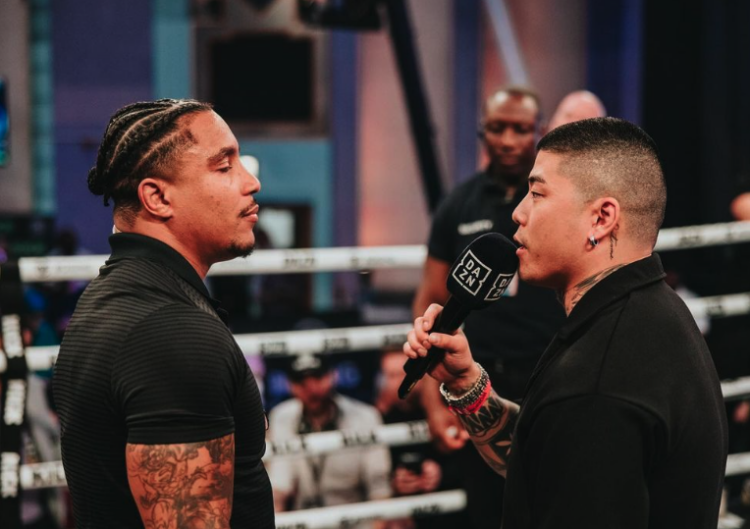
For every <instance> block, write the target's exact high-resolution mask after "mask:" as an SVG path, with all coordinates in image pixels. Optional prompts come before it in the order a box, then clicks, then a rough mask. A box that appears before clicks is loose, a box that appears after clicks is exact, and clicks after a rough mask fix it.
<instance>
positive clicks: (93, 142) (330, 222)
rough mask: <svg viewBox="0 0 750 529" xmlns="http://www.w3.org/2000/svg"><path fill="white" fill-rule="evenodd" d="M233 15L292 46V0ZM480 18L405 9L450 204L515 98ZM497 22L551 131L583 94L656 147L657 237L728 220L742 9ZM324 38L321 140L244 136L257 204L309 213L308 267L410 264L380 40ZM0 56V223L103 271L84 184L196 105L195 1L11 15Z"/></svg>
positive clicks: (295, 25) (404, 181)
mask: <svg viewBox="0 0 750 529" xmlns="http://www.w3.org/2000/svg"><path fill="white" fill-rule="evenodd" d="M228 2H229V3H228V4H227V5H229V6H230V7H231V10H230V15H231V17H230V18H231V19H232V21H233V23H234V24H235V25H236V26H237V27H244V25H245V24H246V23H248V24H250V25H253V26H255V27H259V28H262V27H264V25H266V26H268V27H274V28H278V27H282V28H283V27H285V25H287V24H289V28H290V29H289V30H290V31H292V32H295V31H296V32H299V31H301V29H300V28H301V27H302V26H301V24H300V23H299V21H296V20H295V12H296V9H295V5H296V3H295V1H294V0H276V1H275V2H273V3H272V4H271V6H270V7H269V8H267V9H266V10H261V11H253V8H251V7H250V5H249V3H247V2H245V1H244V0H228ZM484 3H485V2H484V0H407V7H408V9H409V12H410V14H411V19H412V24H413V29H414V34H415V44H416V48H417V52H418V60H419V64H420V67H421V71H422V74H423V77H424V81H425V83H424V84H425V87H426V90H427V96H428V103H429V108H430V110H431V118H432V123H433V126H434V134H435V145H436V147H437V150H438V156H439V166H440V171H441V173H442V179H443V184H444V188H445V190H446V191H449V190H450V189H451V188H452V187H453V186H454V185H455V184H456V183H457V182H459V181H461V180H463V179H465V178H467V177H468V176H470V175H471V174H472V172H473V171H474V170H475V169H476V168H477V167H479V166H480V165H481V163H482V159H481V151H480V146H479V143H478V142H477V140H476V136H475V130H476V124H477V122H478V120H479V109H480V106H481V103H482V101H483V100H484V98H485V97H486V96H487V95H489V94H490V93H491V92H492V91H493V90H495V89H496V88H497V87H498V86H499V85H502V84H504V83H506V82H507V81H508V79H507V76H506V74H505V71H504V67H503V65H502V62H501V60H500V54H499V53H498V49H497V43H496V42H495V38H494V35H493V33H492V31H491V27H490V25H489V17H488V16H487V13H485V9H484ZM506 3H507V6H508V8H509V14H510V17H511V18H512V23H513V26H514V29H515V32H516V35H517V36H518V41H519V44H520V49H521V53H522V55H523V58H524V59H525V61H526V65H527V68H528V72H529V77H530V82H531V84H532V85H533V86H534V87H535V88H536V89H537V90H538V91H539V92H540V94H541V97H542V103H543V109H544V112H545V114H546V115H547V116H549V115H550V114H551V113H552V111H553V109H554V107H555V106H556V104H557V102H558V101H559V100H560V98H561V97H562V96H563V95H564V94H565V93H567V92H568V91H570V90H574V89H578V88H589V89H592V90H593V91H594V92H596V93H598V94H599V95H600V96H601V97H602V99H603V100H604V103H605V105H606V106H607V108H608V110H609V111H610V113H611V114H612V115H615V116H621V117H626V118H628V119H631V120H633V121H637V122H640V123H642V124H643V125H644V126H645V127H646V129H647V130H648V131H649V132H651V133H652V134H653V135H654V137H655V138H656V139H657V142H658V143H659V145H660V146H661V147H662V151H663V155H664V161H665V165H666V167H667V176H668V179H669V187H670V206H669V210H668V216H667V224H668V225H681V224H697V223H703V222H714V221H719V220H726V219H727V218H728V213H727V205H728V202H729V200H730V199H731V197H732V196H733V194H734V193H736V192H737V191H738V190H740V189H743V185H744V186H745V187H748V185H747V181H748V180H749V179H750V177H748V176H747V174H750V170H748V167H750V162H748V161H747V160H748V159H750V158H748V155H747V154H746V153H747V148H746V144H747V141H748V137H750V132H748V129H749V126H748V122H750V103H748V98H747V95H746V94H747V93H750V92H748V90H747V89H748V88H750V82H749V81H748V79H750V73H748V72H749V71H750V69H749V68H750V67H748V64H750V58H748V53H750V52H748V51H747V50H749V49H750V47H749V46H747V43H748V42H747V40H748V38H749V37H748V35H750V33H749V32H748V31H747V30H746V28H747V27H748V26H749V25H750V14H749V11H750V8H748V6H747V4H746V3H743V2H741V1H740V0H731V1H728V2H725V3H720V4H716V3H714V2H710V1H708V0H689V1H688V2H678V0H664V1H663V2H659V3H655V4H653V5H652V4H650V3H648V4H647V3H646V2H644V1H643V0H612V1H611V2H596V1H593V0H570V1H566V2H564V3H561V2H557V1H555V0H507V1H506ZM29 9H31V13H32V15H33V16H31V17H30V16H29ZM675 13H677V15H675ZM290 21H292V22H290ZM305 31H309V30H307V29H305ZM320 31H324V32H325V33H326V34H327V35H328V40H327V42H328V44H327V49H326V50H325V55H326V61H327V62H326V63H325V64H324V65H322V69H321V70H320V73H321V74H322V75H323V77H324V92H325V93H324V94H323V95H324V98H325V99H326V100H327V102H326V105H327V116H328V122H327V125H326V127H325V128H324V131H323V132H321V133H319V134H317V135H315V136H314V137H311V136H310V135H307V136H304V137H303V136H299V135H287V136H273V137H272V136H269V135H261V136H248V135H241V134H240V135H239V139H240V143H241V146H242V148H243V150H244V151H245V152H246V153H247V154H254V155H256V156H257V157H258V158H259V159H260V162H261V180H262V184H263V191H262V193H261V195H260V196H259V201H260V202H261V204H263V203H265V204H268V205H273V204H276V203H288V202H290V201H294V202H297V203H300V204H306V205H308V206H310V207H311V208H312V211H313V220H312V223H313V224H312V226H311V229H312V241H313V245H314V246H317V247H326V246H333V245H362V246H371V245H385V244H421V243H423V242H425V240H426V238H427V231H428V229H429V212H428V211H427V207H426V201H425V197H424V193H423V191H422V182H421V179H420V175H419V171H418V165H417V160H416V156H415V149H414V145H413V142H412V139H411V136H410V132H409V124H408V119H407V113H406V107H405V104H404V96H403V93H402V89H401V86H400V84H399V80H398V77H397V73H396V68H395V58H394V53H393V50H392V49H391V43H390V40H389V38H388V36H387V33H386V31H385V29H384V30H381V31H380V32H370V33H356V32H347V31H331V30H320ZM0 39H1V40H0V44H1V45H0V75H3V76H4V77H6V78H8V79H9V81H10V82H9V87H10V93H9V101H10V104H11V118H12V120H13V125H12V126H13V134H12V142H13V143H12V144H11V149H12V162H11V163H12V165H11V167H9V168H7V169H0V214H1V213H5V214H11V213H29V214H33V213H39V212H42V213H45V212H46V213H54V212H56V222H57V225H58V226H59V227H66V226H71V227H74V228H75V229H76V230H77V231H78V232H79V234H80V236H81V240H82V244H83V245H84V246H85V247H87V248H88V249H89V250H91V251H93V252H96V253H106V252H107V251H108V246H107V244H106V238H107V235H108V234H109V231H110V228H111V209H110V208H105V207H103V206H102V205H101V201H100V200H99V199H98V198H95V197H92V196H91V195H90V194H89V192H88V190H87V188H86V184H85V182H86V174H87V172H88V169H89V167H90V166H91V165H92V164H93V161H94V157H95V154H96V147H97V145H98V143H99V141H100V138H101V135H102V133H103V130H104V128H105V126H106V123H107V119H108V118H109V116H110V115H111V113H112V112H113V111H114V110H115V109H116V108H118V107H120V106H122V105H124V104H126V103H128V102H132V101H135V100H139V99H148V98H156V97H192V96H195V94H196V79H198V78H200V76H205V75H206V72H205V71H202V70H201V69H200V68H197V67H196V57H195V30H194V19H193V12H192V8H191V1H190V0H132V1H131V2H127V3H125V2H120V1H116V0H55V1H54V2H50V1H49V0H29V1H28V2H24V1H21V0H9V1H6V2H1V3H0ZM29 43H31V45H30V44H29ZM238 67H242V65H238ZM29 72H33V78H32V79H30V78H29ZM45 127H47V128H46V129H45ZM45 130H47V131H48V132H46V133H45V132H44V131H45ZM32 138H33V143H32V142H31V141H30V140H31V139H32ZM742 182H745V184H743V183H742ZM685 266H686V267H687V268H690V267H691V266H692V264H691V263H687V264H686V265H685ZM418 278H419V271H418V270H412V271H404V272H388V273H386V274H383V273H378V274H374V276H373V285H374V286H375V287H376V288H378V289H381V290H392V291H398V292H402V293H404V294H405V295H408V293H410V292H411V290H412V289H413V287H414V286H415V285H416V282H417V280H418ZM334 279H335V281H334ZM315 281H316V282H315V298H316V303H317V305H316V306H317V307H323V308H326V307H331V306H334V305H336V304H338V303H343V304H344V305H353V304H354V303H356V302H357V300H358V292H357V290H358V282H357V278H356V277H352V275H351V274H350V275H345V274H340V275H339V276H337V277H336V278H331V277H329V276H326V275H321V276H319V277H316V279H315ZM701 281H703V280H701ZM705 284H706V285H707V287H706V288H710V285H711V284H712V280H708V279H705Z"/></svg>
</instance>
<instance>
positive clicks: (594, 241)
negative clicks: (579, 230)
mask: <svg viewBox="0 0 750 529" xmlns="http://www.w3.org/2000/svg"><path fill="white" fill-rule="evenodd" d="M589 243H590V244H591V246H592V247H593V248H596V247H597V245H598V244H599V241H597V240H596V239H594V236H593V235H589Z"/></svg>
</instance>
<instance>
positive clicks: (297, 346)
mask: <svg viewBox="0 0 750 529" xmlns="http://www.w3.org/2000/svg"><path fill="white" fill-rule="evenodd" d="M685 303H686V304H687V306H688V308H689V309H690V311H691V312H692V313H693V315H694V316H695V317H696V318H698V317H702V316H711V317H714V318H719V317H726V316H738V315H742V314H748V313H750V292H745V293H740V294H727V295H725V296H709V297H705V298H695V299H688V300H686V301H685ZM411 327H412V324H410V323H399V324H394V325H371V326H362V327H342V328H338V329H316V330H310V331H288V332H272V333H256V334H238V335H235V337H234V338H235V340H237V343H238V344H239V346H240V349H241V350H242V352H243V354H245V355H246V356H264V357H272V356H293V355H301V354H311V353H340V352H352V351H370V350H380V349H383V348H386V347H396V346H400V345H401V344H403V343H404V341H406V334H407V333H408V332H409V330H411ZM58 349H59V348H58V347H57V346H45V347H29V348H27V349H26V361H27V362H28V364H29V369H31V370H33V371H42V370H45V369H49V368H51V367H52V366H53V365H54V363H55V359H56V358H57V352H58ZM4 362H5V359H4V357H3V356H2V355H0V373H2V372H3V371H5V363H4Z"/></svg>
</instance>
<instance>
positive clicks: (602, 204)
mask: <svg viewBox="0 0 750 529" xmlns="http://www.w3.org/2000/svg"><path fill="white" fill-rule="evenodd" d="M621 211H622V210H621V208H620V202H619V201H618V200H617V199H616V198H613V197H604V198H598V199H596V200H595V201H594V202H593V203H592V204H591V218H592V226H591V234H592V235H593V236H594V237H595V238H596V240H598V241H601V240H602V239H605V238H607V237H609V236H610V235H611V234H612V232H613V231H615V230H616V229H617V226H618V224H619V223H620V213H621Z"/></svg>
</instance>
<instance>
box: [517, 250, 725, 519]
mask: <svg viewBox="0 0 750 529" xmlns="http://www.w3.org/2000/svg"><path fill="white" fill-rule="evenodd" d="M663 277H664V271H663V269H662V266H661V261H660V259H659V257H658V256H657V255H653V256H651V257H648V258H646V259H642V260H640V261H637V262H635V263H632V264H630V265H628V266H626V267H624V268H622V269H620V270H618V271H616V272H614V273H613V274H612V275H610V276H608V277H606V278H605V279H603V280H602V281H601V282H600V283H598V284H597V285H595V286H594V287H593V288H592V289H591V290H590V291H589V292H588V293H586V295H584V296H583V298H582V299H581V301H580V302H579V303H578V304H577V305H576V307H575V308H574V309H573V311H572V312H571V314H570V316H569V318H568V320H567V321H566V322H565V324H564V325H563V327H562V328H561V329H560V332H559V333H558V334H557V336H556V337H555V339H554V340H553V342H552V343H551V344H550V346H549V348H548V349H547V351H545V353H544V355H543V357H542V359H541V361H540V363H539V365H538V366H537V368H536V370H535V372H534V374H533V375H532V378H531V381H530V383H529V389H528V392H527V395H526V398H525V399H524V401H523V404H522V406H521V413H520V416H519V418H518V422H517V425H516V431H515V435H514V438H513V445H512V447H511V456H510V460H509V467H508V478H507V483H506V487H505V515H504V522H503V528H504V529H522V528H523V529H525V528H532V527H533V528H535V529H544V528H553V527H554V528H560V527H575V528H580V529H587V528H592V529H593V528H596V529H601V528H603V527H606V528H608V529H613V528H623V529H625V528H627V529H642V528H650V529H655V528H673V527H679V528H680V529H709V528H712V529H715V528H716V524H717V520H718V510H719V499H720V496H721V488H722V483H723V477H724V469H725V465H726V457H727V425H726V416H725V411H724V400H723V397H722V394H721V387H720V384H719V379H718V376H717V374H716V370H715V368H714V365H713V362H712V360H711V355H710V353H709V351H708V348H707V347H706V343H705V341H704V340H703V336H702V335H701V333H700V331H699V330H698V328H697V326H696V324H695V321H694V320H693V317H692V315H691V314H690V311H689V310H688V309H687V307H686V306H685V304H684V303H683V302H682V300H681V299H680V298H679V296H678V295H677V294H675V292H674V291H673V290H672V289H671V288H669V286H667V285H666V284H665V283H664V281H663V280H662V278H663Z"/></svg>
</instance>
